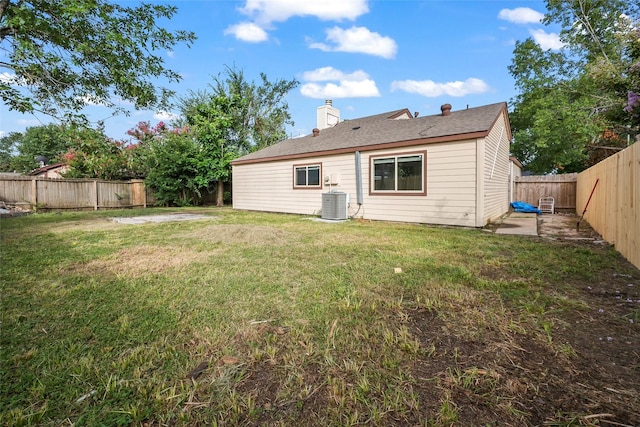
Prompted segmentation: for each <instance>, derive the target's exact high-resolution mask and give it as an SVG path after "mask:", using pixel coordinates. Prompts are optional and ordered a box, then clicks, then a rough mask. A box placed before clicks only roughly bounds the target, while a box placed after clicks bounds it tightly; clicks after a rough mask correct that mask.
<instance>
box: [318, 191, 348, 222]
mask: <svg viewBox="0 0 640 427" xmlns="http://www.w3.org/2000/svg"><path fill="white" fill-rule="evenodd" d="M348 207H349V194H347V193H341V192H338V191H336V192H332V193H322V219H331V220H345V219H347V217H348V214H347V209H348Z"/></svg>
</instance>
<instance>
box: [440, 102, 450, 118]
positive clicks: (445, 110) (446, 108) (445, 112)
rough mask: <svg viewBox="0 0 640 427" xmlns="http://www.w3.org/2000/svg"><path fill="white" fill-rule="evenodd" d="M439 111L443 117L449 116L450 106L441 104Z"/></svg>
mask: <svg viewBox="0 0 640 427" xmlns="http://www.w3.org/2000/svg"><path fill="white" fill-rule="evenodd" d="M440 111H442V115H443V116H448V115H449V114H451V104H442V106H441V107H440Z"/></svg>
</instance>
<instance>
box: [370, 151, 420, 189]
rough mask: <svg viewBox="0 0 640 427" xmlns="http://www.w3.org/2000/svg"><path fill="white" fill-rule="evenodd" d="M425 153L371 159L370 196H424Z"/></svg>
mask: <svg viewBox="0 0 640 427" xmlns="http://www.w3.org/2000/svg"><path fill="white" fill-rule="evenodd" d="M426 154H427V153H426V152H422V153H407V154H401V155H394V156H384V157H372V158H371V170H372V171H373V174H372V175H373V182H371V187H370V188H371V194H376V193H403V194H415V195H425V194H426V180H425V177H426V176H425V158H426V157H427V156H426Z"/></svg>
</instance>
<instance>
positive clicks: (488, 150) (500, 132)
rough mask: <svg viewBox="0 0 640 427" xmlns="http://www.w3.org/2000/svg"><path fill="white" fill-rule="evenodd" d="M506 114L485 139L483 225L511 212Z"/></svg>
mask: <svg viewBox="0 0 640 427" xmlns="http://www.w3.org/2000/svg"><path fill="white" fill-rule="evenodd" d="M506 126H507V122H506V120H505V116H504V113H503V114H501V115H500V117H499V118H498V120H497V121H496V124H495V125H494V127H493V128H492V129H491V132H489V135H487V137H486V138H485V139H484V173H483V179H484V185H483V187H484V188H483V193H484V195H483V197H482V199H480V201H481V203H483V204H484V205H483V216H482V219H483V223H482V224H478V226H484V225H486V224H487V223H488V222H491V221H494V220H496V219H498V218H500V217H501V216H502V215H503V214H504V213H506V212H507V211H508V210H509V130H508V129H507V128H506Z"/></svg>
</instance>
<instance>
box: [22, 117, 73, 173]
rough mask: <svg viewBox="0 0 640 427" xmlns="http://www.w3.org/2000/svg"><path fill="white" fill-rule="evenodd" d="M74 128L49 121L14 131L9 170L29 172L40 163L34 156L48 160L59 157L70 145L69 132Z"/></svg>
mask: <svg viewBox="0 0 640 427" xmlns="http://www.w3.org/2000/svg"><path fill="white" fill-rule="evenodd" d="M75 131H76V129H75V128H73V127H70V126H67V125H59V124H55V123H50V124H48V125H43V126H32V127H28V128H27V129H26V130H25V132H24V133H14V134H13V136H12V138H13V150H14V151H15V155H13V156H12V158H11V162H10V164H11V166H10V169H11V170H15V171H16V172H20V173H27V172H30V171H32V170H34V169H36V168H38V167H40V164H39V162H38V161H36V157H40V156H43V157H46V158H47V159H48V160H49V162H55V161H58V160H60V159H61V156H62V155H63V154H64V153H65V152H66V151H67V150H68V149H69V148H71V146H72V139H71V138H70V134H72V133H73V132H75Z"/></svg>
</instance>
